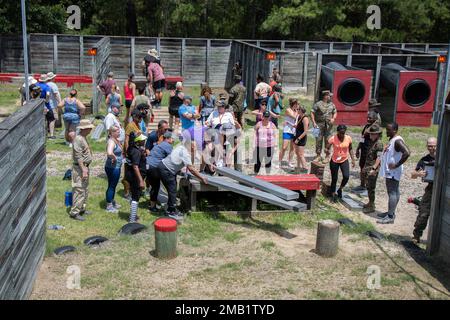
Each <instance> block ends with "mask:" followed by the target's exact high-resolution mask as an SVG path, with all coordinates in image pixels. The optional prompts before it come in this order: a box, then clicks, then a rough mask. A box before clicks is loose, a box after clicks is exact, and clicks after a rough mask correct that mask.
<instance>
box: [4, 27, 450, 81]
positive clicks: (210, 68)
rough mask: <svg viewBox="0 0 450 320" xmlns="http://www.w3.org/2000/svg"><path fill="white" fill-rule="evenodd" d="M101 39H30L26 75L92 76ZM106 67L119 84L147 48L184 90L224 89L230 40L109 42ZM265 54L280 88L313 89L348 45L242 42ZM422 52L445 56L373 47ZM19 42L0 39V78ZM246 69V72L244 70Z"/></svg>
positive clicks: (18, 55)
mask: <svg viewBox="0 0 450 320" xmlns="http://www.w3.org/2000/svg"><path fill="white" fill-rule="evenodd" d="M102 38H103V37H101V36H70V35H48V34H32V35H30V36H29V38H28V41H29V46H30V59H29V61H30V71H32V72H33V73H43V72H49V71H53V72H55V73H70V74H92V70H93V62H92V58H91V57H89V56H88V55H87V50H88V49H89V48H92V47H93V46H94V45H95V44H96V43H97V42H98V41H100V40H101V39H102ZM110 41H111V66H112V70H113V71H114V72H115V74H116V75H117V77H118V78H123V79H124V78H126V77H127V74H128V72H130V71H131V72H134V73H135V74H137V75H142V71H141V61H142V59H143V57H144V55H145V54H146V52H147V51H148V50H149V49H150V48H156V49H157V50H158V51H159V52H160V53H161V58H162V63H163V64H164V66H165V68H166V73H167V74H169V75H174V76H183V77H184V78H185V82H186V83H187V84H199V83H201V82H205V81H206V82H208V83H209V84H210V85H211V86H213V87H224V86H225V82H226V79H227V66H228V65H227V64H228V61H229V59H230V52H231V46H232V40H230V39H182V38H145V37H110ZM242 41H244V42H246V43H249V44H253V45H255V46H258V47H261V48H265V49H268V50H271V51H273V50H279V51H286V52H290V53H295V52H297V54H289V55H282V56H281V59H280V60H279V67H280V69H281V73H282V75H283V78H284V79H283V84H284V86H285V87H294V88H298V87H309V88H310V87H312V86H314V84H315V72H316V68H317V66H316V61H317V59H316V56H317V53H319V52H322V53H350V52H351V50H352V44H351V43H350V42H319V41H278V40H259V41H256V40H242ZM375 44H376V45H387V46H390V47H397V48H404V49H411V50H417V51H422V52H431V53H443V54H445V53H446V52H447V44H439V43H438V44H436V43H433V44H427V43H423V44H418V43H375ZM22 66H23V51H22V39H21V37H19V36H0V72H3V73H6V72H23V70H22V69H23V68H22ZM244 67H245V66H244Z"/></svg>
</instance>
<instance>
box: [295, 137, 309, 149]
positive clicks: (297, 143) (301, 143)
mask: <svg viewBox="0 0 450 320" xmlns="http://www.w3.org/2000/svg"><path fill="white" fill-rule="evenodd" d="M307 142H308V136H305V137H304V138H303V139H301V140H300V141H299V142H296V143H295V145H296V146H299V147H306V143H307Z"/></svg>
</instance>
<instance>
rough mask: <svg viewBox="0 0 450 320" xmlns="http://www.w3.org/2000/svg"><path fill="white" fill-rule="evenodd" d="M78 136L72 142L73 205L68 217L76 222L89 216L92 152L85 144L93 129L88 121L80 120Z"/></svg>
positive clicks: (87, 144)
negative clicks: (88, 202)
mask: <svg viewBox="0 0 450 320" xmlns="http://www.w3.org/2000/svg"><path fill="white" fill-rule="evenodd" d="M78 128H79V129H80V134H79V135H77V136H76V137H75V139H74V140H73V152H72V162H73V167H72V193H73V204H72V208H71V209H70V213H69V215H70V217H71V218H72V219H74V220H77V221H84V220H85V218H84V217H83V216H84V215H89V214H90V212H89V211H87V210H86V207H87V200H88V188H89V166H90V164H91V163H92V160H93V158H92V151H91V148H90V146H89V143H88V142H87V136H88V135H89V134H90V133H91V131H92V129H94V125H93V124H92V123H91V122H90V121H89V120H86V119H84V120H81V121H80V125H79V126H78Z"/></svg>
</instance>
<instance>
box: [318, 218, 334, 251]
mask: <svg viewBox="0 0 450 320" xmlns="http://www.w3.org/2000/svg"><path fill="white" fill-rule="evenodd" d="M338 247H339V223H338V222H337V221H333V220H324V221H320V222H319V223H318V228H317V241H316V253H317V254H318V255H319V256H322V257H326V258H331V257H334V256H335V255H336V254H337V252H338Z"/></svg>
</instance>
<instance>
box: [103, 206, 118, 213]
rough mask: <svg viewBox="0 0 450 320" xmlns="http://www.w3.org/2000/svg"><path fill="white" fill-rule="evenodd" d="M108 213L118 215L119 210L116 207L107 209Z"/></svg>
mask: <svg viewBox="0 0 450 320" xmlns="http://www.w3.org/2000/svg"><path fill="white" fill-rule="evenodd" d="M106 212H107V213H112V214H118V213H119V210H117V209H116V208H114V207H110V208H106Z"/></svg>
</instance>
